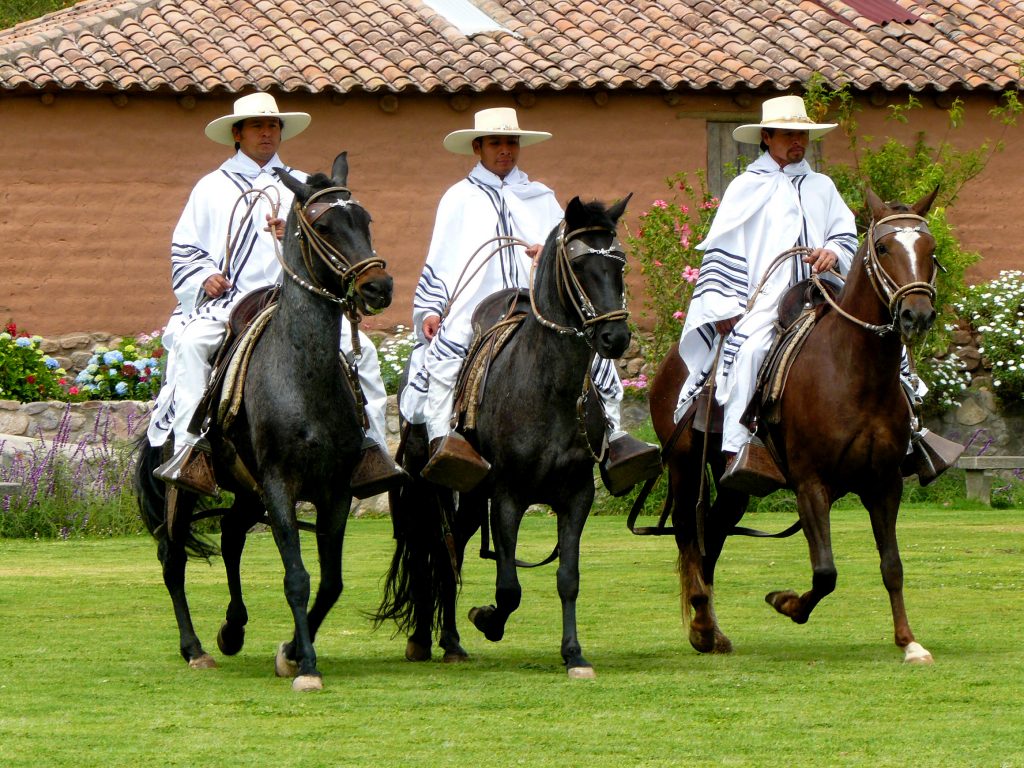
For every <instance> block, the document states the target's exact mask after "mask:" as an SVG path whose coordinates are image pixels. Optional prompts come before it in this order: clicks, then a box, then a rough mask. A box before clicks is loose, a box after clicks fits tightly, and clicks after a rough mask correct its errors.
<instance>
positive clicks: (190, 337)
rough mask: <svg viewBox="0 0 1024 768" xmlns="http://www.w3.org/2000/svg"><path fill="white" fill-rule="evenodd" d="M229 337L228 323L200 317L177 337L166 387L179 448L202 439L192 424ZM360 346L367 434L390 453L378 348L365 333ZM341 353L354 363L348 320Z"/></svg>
mask: <svg viewBox="0 0 1024 768" xmlns="http://www.w3.org/2000/svg"><path fill="white" fill-rule="evenodd" d="M226 334H227V327H226V326H225V324H224V323H222V322H220V321H218V320H206V319H200V318H196V319H193V320H192V321H191V322H189V323H188V324H186V325H185V326H184V327H183V328H182V329H181V330H180V331H179V332H178V334H177V336H176V338H175V343H174V349H173V350H171V352H170V356H169V357H168V360H167V372H168V378H167V381H165V382H164V386H165V387H171V394H172V396H173V398H174V421H173V424H172V429H173V431H174V444H175V445H176V446H179V447H180V446H182V445H185V444H192V443H195V441H196V440H198V439H199V436H198V435H194V434H191V433H190V432H189V431H188V425H189V422H190V421H192V415H193V413H195V410H196V407H197V406H198V405H199V401H200V400H201V399H202V397H203V392H204V391H205V389H206V383H207V382H208V381H209V379H210V373H211V371H212V368H213V358H214V356H215V355H216V353H217V350H218V349H219V348H220V345H221V343H222V342H223V341H224V337H225V335H226ZM359 344H360V348H361V350H360V351H361V357H360V359H359V361H358V370H359V384H360V386H361V387H362V389H363V394H364V395H365V396H366V416H367V420H368V421H369V428H368V429H367V434H368V435H369V436H370V437H371V438H373V440H374V441H375V442H376V443H377V444H378V445H380V446H381V447H382V448H383V449H384V450H388V442H387V437H386V434H387V432H386V421H385V411H386V409H387V402H388V393H387V390H386V389H385V388H384V380H383V378H382V377H381V375H380V360H379V358H378V356H377V348H376V347H375V346H374V345H373V342H372V341H371V340H370V337H369V336H367V335H366V334H365V333H363V332H362V331H359ZM340 352H341V354H342V355H344V356H345V359H346V360H347V361H348V362H349V363H351V362H352V360H353V357H354V354H353V350H352V326H351V324H350V323H349V321H348V319H347V318H345V317H342V320H341V345H340Z"/></svg>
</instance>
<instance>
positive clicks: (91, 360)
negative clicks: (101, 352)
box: [88, 355, 100, 365]
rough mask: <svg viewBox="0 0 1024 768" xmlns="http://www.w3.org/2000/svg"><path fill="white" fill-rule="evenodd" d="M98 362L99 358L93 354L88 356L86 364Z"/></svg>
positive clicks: (96, 363) (97, 363)
mask: <svg viewBox="0 0 1024 768" xmlns="http://www.w3.org/2000/svg"><path fill="white" fill-rule="evenodd" d="M99 364H100V359H99V358H98V357H97V356H96V355H93V356H92V357H90V358H89V363H88V365H99Z"/></svg>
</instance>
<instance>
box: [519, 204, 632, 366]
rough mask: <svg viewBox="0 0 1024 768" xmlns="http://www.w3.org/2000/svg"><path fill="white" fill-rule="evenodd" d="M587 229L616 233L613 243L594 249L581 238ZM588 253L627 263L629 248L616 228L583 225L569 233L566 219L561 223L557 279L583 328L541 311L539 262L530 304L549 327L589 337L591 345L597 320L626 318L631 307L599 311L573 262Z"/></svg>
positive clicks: (563, 298)
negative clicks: (557, 320)
mask: <svg viewBox="0 0 1024 768" xmlns="http://www.w3.org/2000/svg"><path fill="white" fill-rule="evenodd" d="M584 232H605V233H607V234H610V235H611V236H612V242H611V243H610V244H609V246H608V247H607V248H594V247H593V246H592V245H590V244H589V243H587V242H585V241H583V240H581V239H578V238H579V236H580V235H582V234H583V233H584ZM587 256H602V257H604V258H608V259H614V260H615V261H619V262H621V263H622V264H623V265H625V263H626V250H625V248H623V246H622V243H621V242H620V241H619V238H618V237H617V236H616V234H615V230H614V229H611V228H609V227H580V228H579V229H574V230H571V231H569V232H566V231H565V221H562V223H561V225H559V229H558V235H557V245H556V248H555V280H556V282H557V284H558V291H559V296H560V297H561V299H562V302H563V304H564V303H565V301H566V300H568V301H569V302H570V303H571V304H572V307H573V309H574V310H575V312H576V315H577V316H578V317H579V319H580V321H581V323H582V326H583V327H582V328H576V327H574V326H567V325H559V324H558V323H555V322H552V321H551V320H548V319H547V318H545V317H544V316H543V315H542V314H541V313H540V310H539V309H538V308H537V302H536V300H535V297H534V289H533V282H534V281H533V277H534V273H535V271H536V265H534V268H533V269H531V270H530V307H531V309H533V314H534V316H535V317H536V318H537V322H539V323H540V324H541V325H543V326H544V327H545V328H549V329H550V330H552V331H555V332H556V333H558V334H560V335H563V336H565V335H573V336H576V337H577V338H583V339H586V341H587V344H588V345H589V346H593V345H592V343H591V340H592V338H593V334H594V326H595V325H596V324H597V323H603V322H615V321H619V320H626V319H628V318H629V310H627V309H626V307H625V306H624V305H623V307H622V308H621V309H613V310H611V311H610V312H605V313H604V314H598V312H597V310H596V309H595V308H594V304H593V302H592V301H591V300H590V297H589V296H587V292H586V290H584V288H583V285H582V284H581V283H580V281H579V279H578V278H577V277H576V273H575V272H573V270H572V265H573V262H576V261H578V260H579V259H582V258H585V257H587Z"/></svg>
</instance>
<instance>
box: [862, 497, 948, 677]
mask: <svg viewBox="0 0 1024 768" xmlns="http://www.w3.org/2000/svg"><path fill="white" fill-rule="evenodd" d="M901 490H902V483H900V484H899V485H898V486H897V485H896V484H893V486H892V487H891V488H890V489H889V490H888V492H887V493H884V494H881V495H880V496H878V497H876V498H868V497H866V496H865V495H862V496H861V501H863V502H864V506H865V507H867V509H868V513H869V515H870V517H871V531H872V533H874V536H875V545H876V546H877V547H878V555H879V558H880V564H881V570H882V583H883V584H884V585H885V588H886V590H887V591H888V592H889V603H890V605H891V607H892V622H893V628H894V630H895V636H896V645H897V646H898V647H899V648H900V649H901V650H902V651H903V660H904V661H906V662H908V663H911V664H931V663H932V655H931V653H929V652H928V650H927V649H925V648H924V646H922V645H921V644H920V643H918V642H917V641H916V640H915V639H914V633H913V632H912V631H911V629H910V623H909V622H908V621H907V608H906V605H905V604H904V602H903V562H902V560H901V559H900V550H899V544H898V542H897V540H896V517H897V515H898V513H899V503H900V495H901Z"/></svg>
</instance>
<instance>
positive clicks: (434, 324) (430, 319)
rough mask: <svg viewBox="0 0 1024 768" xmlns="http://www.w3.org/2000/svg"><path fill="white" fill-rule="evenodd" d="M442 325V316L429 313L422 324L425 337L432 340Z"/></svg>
mask: <svg viewBox="0 0 1024 768" xmlns="http://www.w3.org/2000/svg"><path fill="white" fill-rule="evenodd" d="M440 325H441V318H440V317H438V316H437V315H427V317H426V318H425V319H424V320H423V325H422V326H420V327H421V329H422V330H423V338H425V339H426V340H427V341H430V340H431V339H432V338H434V336H436V335H437V329H438V326H440Z"/></svg>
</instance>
